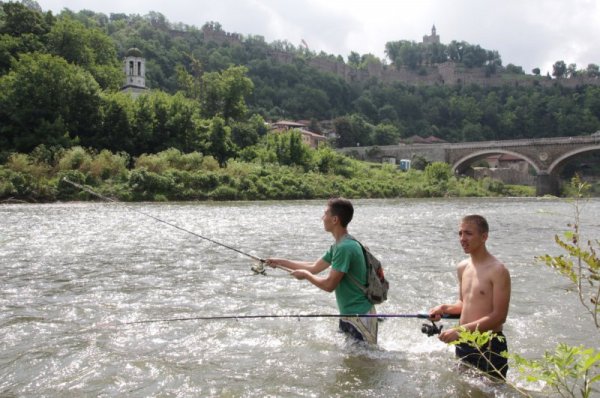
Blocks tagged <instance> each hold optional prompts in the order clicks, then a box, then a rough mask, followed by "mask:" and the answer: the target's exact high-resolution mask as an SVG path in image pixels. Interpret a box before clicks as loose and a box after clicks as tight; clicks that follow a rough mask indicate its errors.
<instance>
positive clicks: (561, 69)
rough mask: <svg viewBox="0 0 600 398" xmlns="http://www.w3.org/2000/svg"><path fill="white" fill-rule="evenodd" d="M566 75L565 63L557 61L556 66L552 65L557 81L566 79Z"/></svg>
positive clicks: (553, 74)
mask: <svg viewBox="0 0 600 398" xmlns="http://www.w3.org/2000/svg"><path fill="white" fill-rule="evenodd" d="M566 73H567V65H566V64H565V61H556V62H555V63H554V65H552V76H554V77H556V78H557V79H560V78H562V77H565V74H566Z"/></svg>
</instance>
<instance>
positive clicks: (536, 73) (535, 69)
mask: <svg viewBox="0 0 600 398" xmlns="http://www.w3.org/2000/svg"><path fill="white" fill-rule="evenodd" d="M531 73H533V74H534V75H536V76H539V75H540V68H533V69H532V70H531Z"/></svg>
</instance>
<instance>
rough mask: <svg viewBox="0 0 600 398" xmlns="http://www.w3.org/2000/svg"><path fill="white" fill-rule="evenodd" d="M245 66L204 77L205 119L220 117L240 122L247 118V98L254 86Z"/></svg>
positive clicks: (206, 74) (203, 103)
mask: <svg viewBox="0 0 600 398" xmlns="http://www.w3.org/2000/svg"><path fill="white" fill-rule="evenodd" d="M247 72H248V69H247V68H246V67H244V66H232V67H229V68H227V69H226V70H224V71H223V72H221V73H219V72H211V73H205V74H204V75H203V76H202V85H203V88H204V92H203V93H202V113H203V115H204V116H205V117H208V118H210V117H213V116H219V117H222V118H224V119H225V120H228V119H229V118H231V119H234V120H238V119H240V118H242V117H243V116H245V114H246V111H247V107H246V100H245V97H246V96H248V95H250V93H251V92H252V89H253V88H254V84H253V83H252V80H250V79H249V78H248V77H247V76H246V73H247Z"/></svg>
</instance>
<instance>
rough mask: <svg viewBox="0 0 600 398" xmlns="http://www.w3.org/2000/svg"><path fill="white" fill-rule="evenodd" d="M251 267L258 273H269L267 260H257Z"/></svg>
mask: <svg viewBox="0 0 600 398" xmlns="http://www.w3.org/2000/svg"><path fill="white" fill-rule="evenodd" d="M250 269H251V270H252V272H254V273H255V274H256V275H267V270H266V269H265V262H264V261H259V262H257V263H256V264H254V265H253V266H252V267H250Z"/></svg>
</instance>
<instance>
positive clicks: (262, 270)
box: [63, 177, 291, 275]
mask: <svg viewBox="0 0 600 398" xmlns="http://www.w3.org/2000/svg"><path fill="white" fill-rule="evenodd" d="M63 181H64V182H66V183H68V184H71V185H73V186H74V187H76V188H79V189H81V190H82V191H85V192H87V193H89V194H92V195H94V196H96V197H97V198H100V199H102V200H105V201H107V202H111V203H117V204H120V205H122V206H123V207H125V208H126V209H127V210H131V211H133V212H136V213H138V214H141V215H144V216H146V217H150V218H152V219H153V220H155V221H158V222H161V223H163V224H166V225H168V226H170V227H173V228H176V229H178V230H180V231H183V232H187V233H188V234H192V235H194V236H196V237H198V238H200V239H204V240H207V241H209V242H211V243H214V244H215V245H219V246H221V247H224V248H226V249H229V250H233V251H234V252H236V253H239V254H242V255H244V256H246V257H250V258H251V259H253V260H255V261H258V263H259V264H257V265H254V266H252V267H251V269H252V271H254V272H255V273H257V274H262V275H266V271H265V268H264V264H265V262H266V260H264V259H262V258H260V257H256V256H254V255H252V254H250V253H246V252H244V251H241V250H239V249H236V248H235V247H232V246H229V245H226V244H225V243H222V242H218V241H216V240H214V239H210V238H207V237H206V236H202V235H200V234H198V233H196V232H194V231H190V230H189V229H185V228H182V227H180V226H179V225H176V224H173V223H170V222H168V221H165V220H163V219H160V218H158V217H156V216H153V215H152V214H148V213H144V212H143V211H140V210H137V209H134V208H133V207H130V206H127V205H125V204H124V203H123V202H119V201H118V200H115V199H112V198H109V197H108V196H104V195H102V194H99V193H98V192H96V191H94V190H92V189H91V188H89V187H87V186H85V185H81V184H78V183H76V182H73V181H71V180H69V179H68V178H66V177H63ZM276 267H277V268H281V269H283V270H284V271H288V272H291V270H290V269H288V268H286V267H283V266H276Z"/></svg>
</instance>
